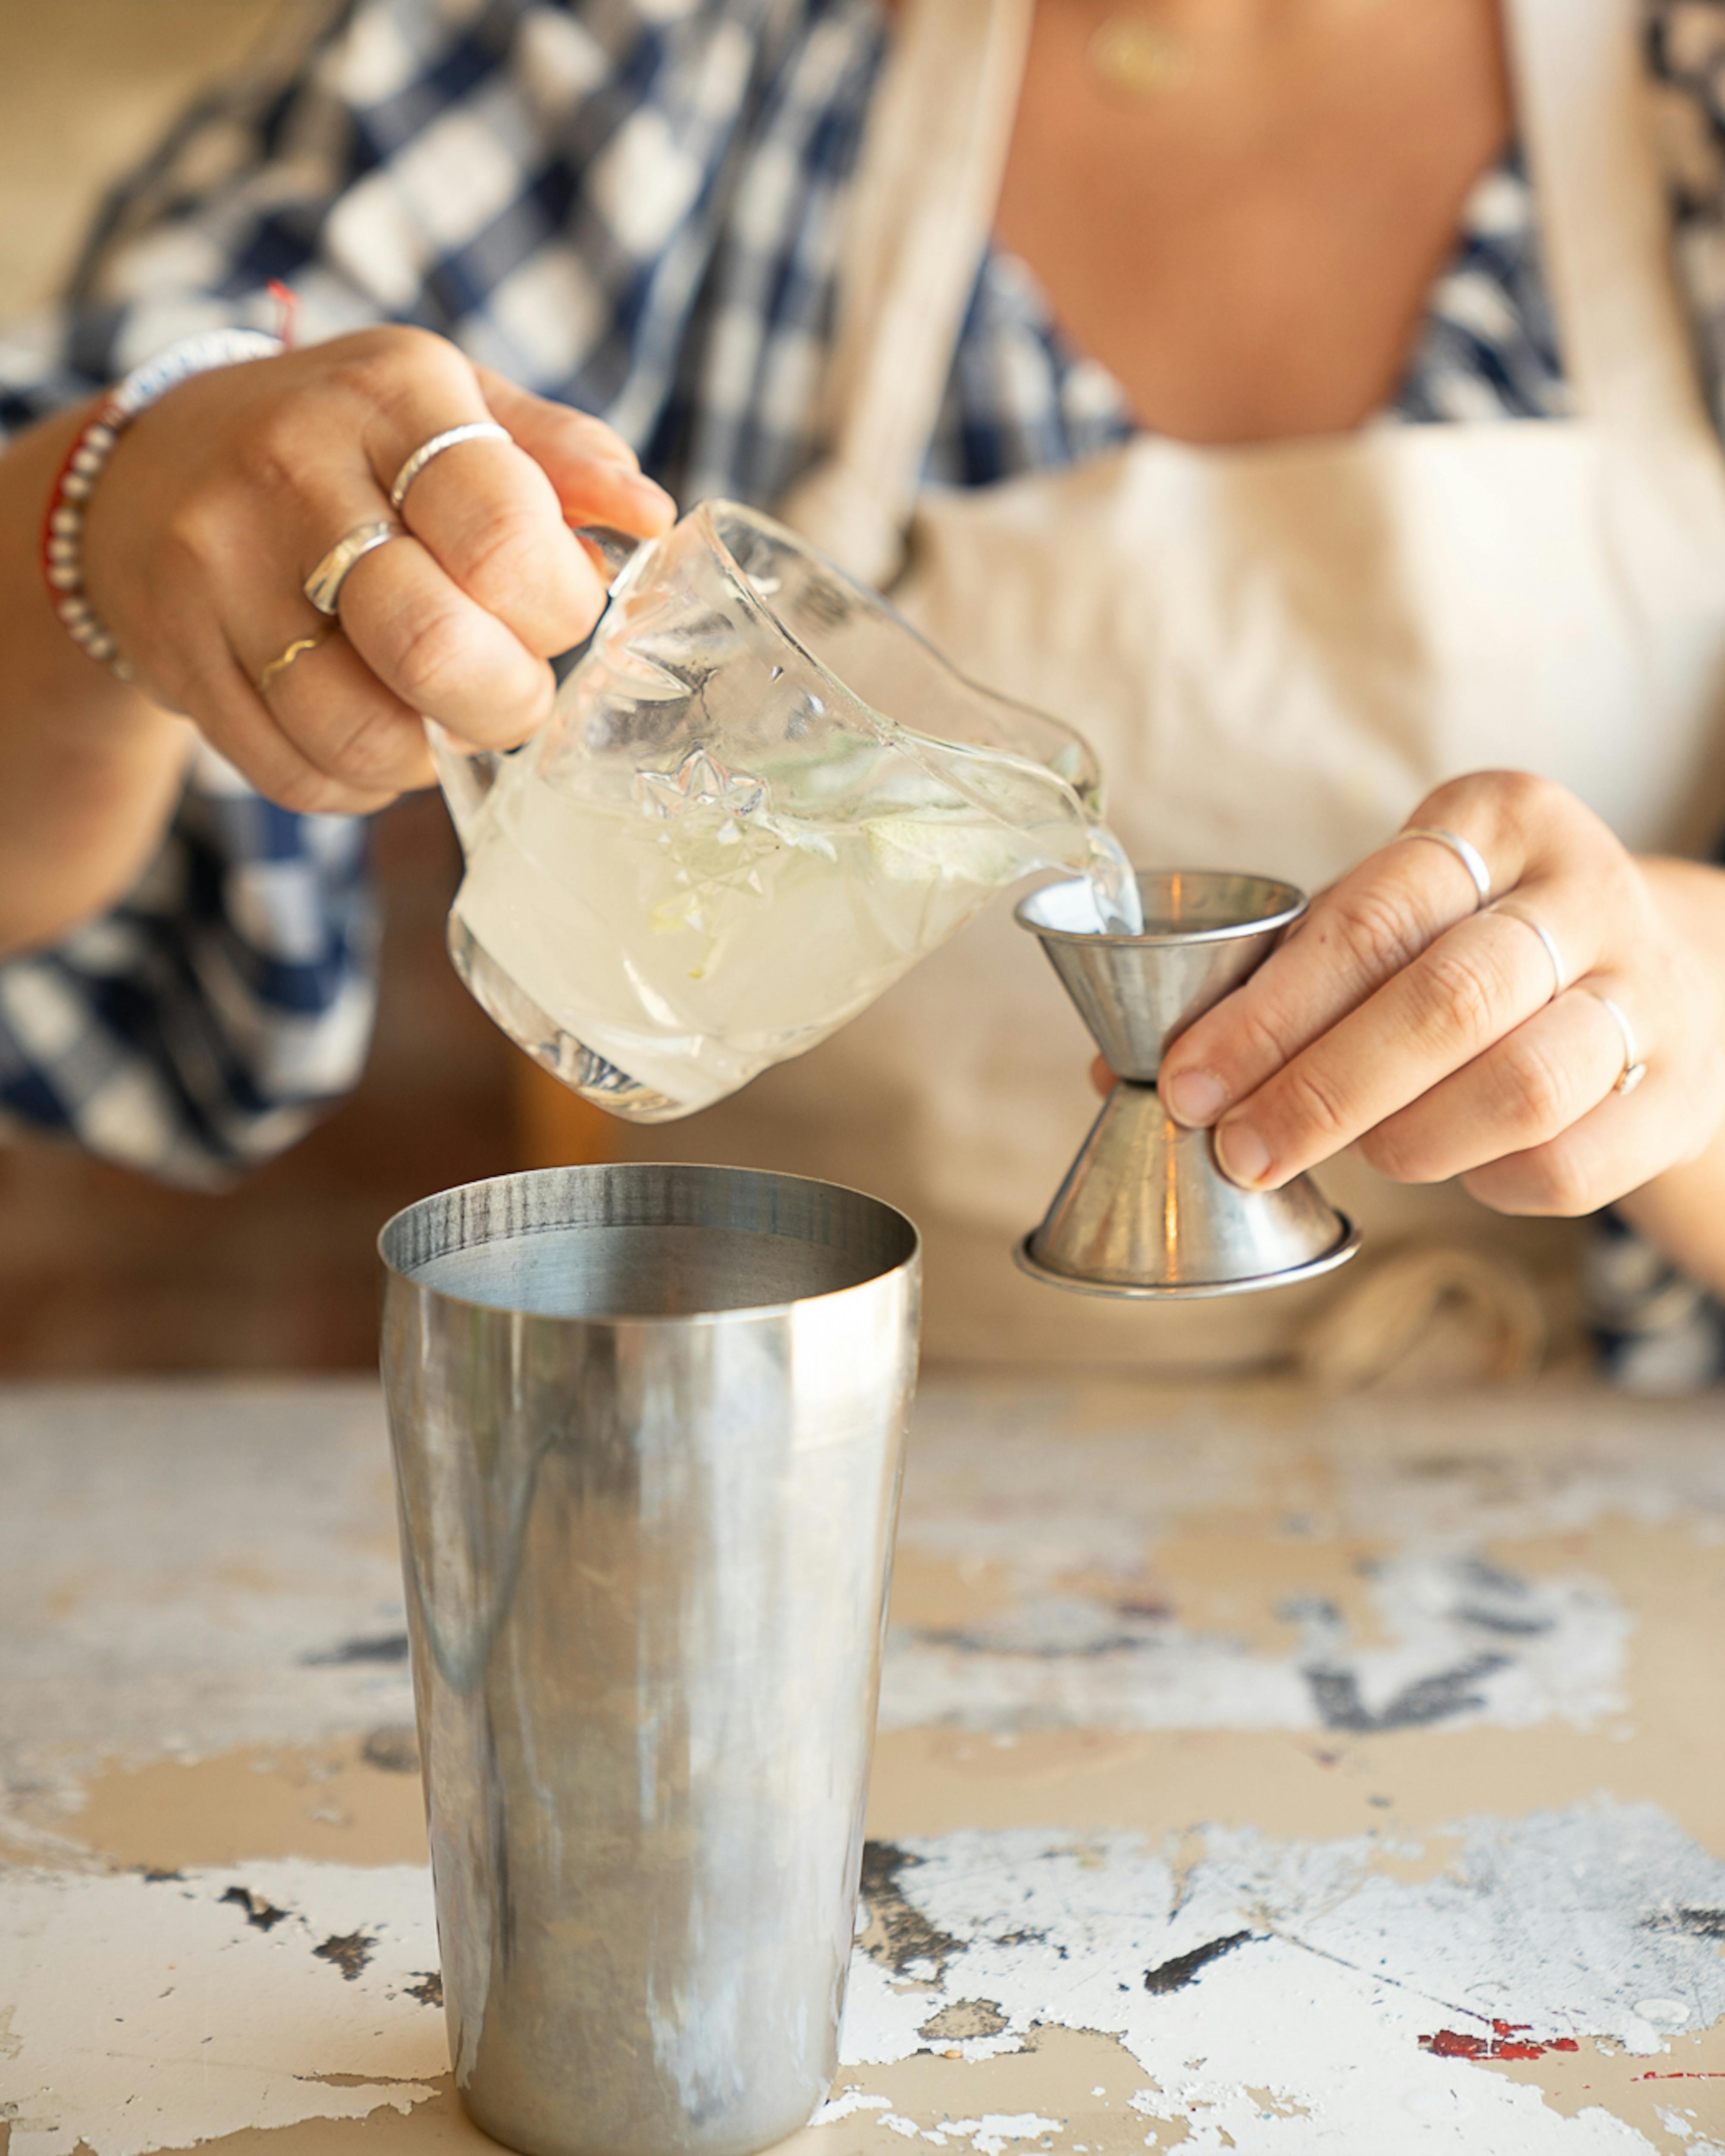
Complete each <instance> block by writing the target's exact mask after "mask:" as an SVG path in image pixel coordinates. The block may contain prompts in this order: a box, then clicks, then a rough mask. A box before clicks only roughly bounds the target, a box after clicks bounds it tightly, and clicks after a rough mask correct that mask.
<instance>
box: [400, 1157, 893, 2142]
mask: <svg viewBox="0 0 1725 2156" xmlns="http://www.w3.org/2000/svg"><path fill="white" fill-rule="evenodd" d="M379 1248H380V1250H381V1252H382V1257H383V1261H384V1265H385V1267H386V1269H387V1274H388V1280H387V1286H386V1291H385V1297H384V1315H383V1356H382V1361H383V1379H384V1385H385V1388H386V1390H387V1393H388V1405H389V1419H390V1429H391V1436H392V1441H393V1448H394V1455H395V1467H396V1481H397V1492H398V1500H399V1507H400V1519H401V1531H402V1548H403V1568H404V1571H405V1574H406V1580H407V1593H408V1625H409V1630H410V1633H411V1637H412V1643H413V1680H414V1690H415V1700H416V1707H417V1711H418V1723H419V1736H420V1748H421V1753H422V1757H423V1759H424V1777H425V1798H426V1811H427V1818H428V1822H429V1830H430V1839H431V1853H432V1866H433V1871H434V1879H435V1885H436V1895H437V1912H438V1931H439V1939H440V1941H441V1945H442V1953H443V1979H444V2001H445V2005H446V2008H447V2010H448V2013H449V2044H450V2053H451V2056H452V2058H453V2061H454V2068H455V2077H456V2082H457V2086H458V2087H459V2090H460V2092H461V2095H462V2098H463V2100H464V2102H465V2104H466V2106H467V2107H468V2109H469V2111H470V2113H471V2114H472V2116H473V2117H474V2119H475V2121H476V2123H478V2124H479V2125H480V2126H481V2127H483V2128H485V2130H486V2131H487V2132H488V2133H492V2134H495V2136H496V2137H497V2138H499V2139H500V2140H502V2141H505V2142H506V2143H510V2144H511V2146H513V2147H515V2148H521V2149H525V2150H528V2151H531V2152H532V2156H680V2152H685V2151H686V2152H696V2151H700V2152H710V2153H711V2156H733V2152H734V2156H742V2152H745V2151H748V2150H753V2149H757V2148H762V2147H764V2146H766V2145H767V2144H768V2143H771V2142H773V2141H775V2140H778V2138H781V2137H782V2136H783V2135H784V2134H786V2133H790V2132H792V2131H793V2130H794V2129H795V2128H797V2127H798V2126H800V2125H802V2124H803V2123H804V2122H805V2121H806V2120H807V2119H808V2118H809V2116H810V2114H811V2112H813V2111H814V2109H815V2107H817V2106H818V2105H819V2102H821V2100H822V2098H823V2097H824V2095H825V2093H826V2091H827V2088H828V2086H829V2082H830V2080H831V2077H832V2075H833V2072H834V2067H835V2066H836V2061H837V2029H838V2021H839V2010H840V2007H841V2005H842V2003H843V1998H844V1989H845V1972H846V1969H847V1966H848V1963H849V1958H850V1945H851V1931H852V1924H853V1918H854V1910H855V1895H856V1886H857V1872H858V1866H859V1863H860V1855H861V1846H862V1813H863V1799H864V1794H865V1783H866V1779H867V1773H868V1764H869V1756H870V1746H871V1743H872V1738H873V1731H874V1720H875V1691H876V1685H877V1681H878V1672H879V1660H880V1635H881V1631H882V1628H883V1625H884V1622H885V1609H886V1587H887V1582H888V1575H889V1571H890V1567H891V1546H892V1532H893V1526H894V1521H895V1517H896V1506H897V1495H898V1481H899V1472H900V1461H901V1445H902V1440H903V1434H904V1427H905V1421H906V1414H907V1412H908V1409H909V1404H910V1399H911V1388H912V1384H913V1382H914V1375H915V1368H916V1317H917V1294H918V1271H919V1256H918V1250H917V1242H916V1231H915V1229H913V1228H912V1227H911V1224H910V1223H909V1222H908V1221H907V1220H906V1219H905V1218H904V1217H903V1215H902V1214H898V1213H896V1212H895V1211H893V1209H891V1207H890V1206H887V1205H884V1204H880V1203H879V1202H878V1201H877V1200H875V1199H870V1198H865V1197H863V1196H861V1195H860V1194H859V1193H855V1192H854V1191H848V1190H841V1189H838V1188H834V1187H833V1186H831V1185H829V1184H825V1183H814V1182H809V1181H805V1180H803V1179H802V1178H797V1177H792V1176H778V1175H768V1174H760V1173H751V1172H749V1171H747V1170H743V1169H737V1168H696V1167H652V1166H641V1165H621V1166H608V1167H597V1168H553V1169H548V1170H542V1171H536V1172H535V1173H531V1174H525V1175H515V1176H506V1177H501V1178H498V1179H496V1180H495V1181H493V1182H490V1183H474V1184H470V1185H468V1186H467V1187H465V1188H461V1189H456V1190H451V1191H446V1192H444V1193H442V1194H440V1195H439V1196H437V1197H434V1198H428V1199H424V1200H423V1201H422V1202H421V1203H420V1204H417V1205H413V1206H410V1207H408V1209H407V1210H406V1211H405V1212H403V1213H400V1214H398V1215H397V1216H396V1217H395V1219H393V1220H392V1221H391V1222H390V1223H389V1224H388V1226H387V1227H386V1228H385V1229H384V1230H383V1232H382V1237H381V1238H380V1243H379Z"/></svg>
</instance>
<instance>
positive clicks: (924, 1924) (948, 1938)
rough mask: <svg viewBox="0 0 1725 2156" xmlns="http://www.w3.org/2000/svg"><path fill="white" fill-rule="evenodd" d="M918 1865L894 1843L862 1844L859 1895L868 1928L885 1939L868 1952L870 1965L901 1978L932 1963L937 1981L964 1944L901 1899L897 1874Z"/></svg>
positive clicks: (917, 1862) (915, 1857)
mask: <svg viewBox="0 0 1725 2156" xmlns="http://www.w3.org/2000/svg"><path fill="white" fill-rule="evenodd" d="M921 1862H922V1858H921V1857H920V1856H912V1855H911V1852H910V1851H909V1850H907V1849H901V1848H900V1847H899V1845H898V1844H897V1843H896V1842H893V1841H865V1843H864V1844H863V1854H862V1883H861V1888H860V1892H861V1894H862V1898H863V1900H864V1901H865V1902H866V1903H867V1904H868V1910H869V1915H870V1917H871V1918H872V1919H873V1923H871V1925H870V1929H871V1930H872V1929H873V1928H874V1924H878V1925H879V1926H880V1928H881V1930H882V1932H883V1933H885V1934H886V1936H885V1938H881V1939H880V1940H878V1941H876V1943H875V1944H874V1945H872V1946H870V1948H867V1952H868V1954H869V1957H870V1959H871V1960H874V1961H877V1962H880V1963H882V1964H883V1966H885V1967H886V1968H887V1969H891V1970H893V1971H894V1973H895V1974H897V1975H900V1976H904V1975H906V1974H909V1972H910V1969H911V1964H912V1963H916V1962H919V1961H931V1962H932V1963H934V1973H935V1976H936V1979H937V1980H938V1979H941V1978H942V1977H944V1976H945V1974H946V1973H947V1963H948V1962H949V1961H950V1960H951V1959H952V1956H953V1955H954V1954H955V1953H958V1952H959V1950H960V1949H961V1948H962V1947H963V1944H964V1942H963V1939H957V1938H953V1936H952V1933H950V1932H942V1931H938V1930H937V1929H936V1928H935V1926H934V1925H932V1924H931V1923H930V1922H929V1921H928V1919H927V1917H925V1916H924V1915H923V1913H922V1911H921V1910H920V1909H916V1908H913V1907H911V1904H910V1902H908V1901H906V1898H905V1893H904V1889H903V1888H902V1887H901V1886H900V1885H899V1883H898V1881H899V1874H900V1873H901V1871H908V1870H909V1869H911V1867H912V1866H915V1865H918V1864H920V1863H921Z"/></svg>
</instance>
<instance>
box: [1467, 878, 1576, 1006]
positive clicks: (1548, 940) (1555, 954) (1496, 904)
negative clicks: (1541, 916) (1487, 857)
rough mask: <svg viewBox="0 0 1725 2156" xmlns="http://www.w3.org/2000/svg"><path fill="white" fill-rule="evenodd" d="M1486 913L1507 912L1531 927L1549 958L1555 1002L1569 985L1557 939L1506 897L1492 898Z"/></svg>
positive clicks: (1525, 925)
mask: <svg viewBox="0 0 1725 2156" xmlns="http://www.w3.org/2000/svg"><path fill="white" fill-rule="evenodd" d="M1486 912H1487V913H1503V914H1507V915H1508V916H1509V918H1510V919H1511V920H1512V921H1520V922H1521V924H1522V927H1523V928H1531V929H1532V931H1533V933H1534V934H1535V935H1536V936H1537V937H1538V938H1539V940H1540V942H1542V943H1543V945H1544V946H1545V955H1546V957H1548V958H1549V959H1550V960H1551V970H1552V992H1551V994H1552V1001H1553V1003H1555V1002H1556V1001H1557V999H1558V997H1559V996H1560V995H1562V993H1563V991H1564V989H1565V988H1568V985H1569V976H1568V973H1566V972H1565V971H1564V969H1563V952H1561V951H1560V950H1558V946H1557V939H1556V938H1555V937H1553V934H1552V932H1551V931H1550V929H1548V927H1546V926H1545V924H1544V923H1543V921H1536V920H1535V919H1534V918H1533V916H1532V914H1531V913H1527V912H1525V911H1523V910H1522V908H1521V907H1520V906H1512V905H1511V904H1510V902H1509V901H1508V900H1507V898H1494V899H1493V900H1492V901H1491V904H1490V905H1489V906H1487V907H1486Z"/></svg>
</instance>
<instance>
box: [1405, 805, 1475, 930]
mask: <svg viewBox="0 0 1725 2156" xmlns="http://www.w3.org/2000/svg"><path fill="white" fill-rule="evenodd" d="M1395 835H1396V838H1397V839H1430V840H1431V841H1432V843H1433V844H1435V845H1439V846H1447V847H1448V848H1449V850H1450V852H1451V853H1452V854H1454V855H1455V858H1456V860H1458V861H1460V862H1461V865H1462V867H1463V868H1465V869H1466V870H1467V873H1468V875H1470V876H1471V878H1472V880H1473V887H1474V889H1475V890H1476V891H1477V892H1478V893H1479V905H1480V906H1483V905H1484V904H1485V902H1486V900H1487V899H1488V898H1489V897H1490V896H1491V870H1490V869H1488V868H1487V867H1486V862H1485V856H1484V855H1482V854H1481V851H1480V850H1479V848H1478V847H1477V846H1476V845H1474V844H1471V841H1469V840H1468V839H1464V838H1462V837H1461V834H1459V833H1458V832H1455V831H1440V830H1439V829H1438V828H1437V826H1436V825H1435V824H1409V826H1408V828H1407V829H1406V830H1405V831H1398V832H1397V833H1396V834H1395ZM1390 843H1391V844H1394V843H1395V841H1394V839H1392V840H1391V841H1390ZM1474 910H1475V911H1476V912H1477V911H1478V910H1479V908H1478V906H1476V908H1475V909H1474Z"/></svg>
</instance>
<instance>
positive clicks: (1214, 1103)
mask: <svg viewBox="0 0 1725 2156" xmlns="http://www.w3.org/2000/svg"><path fill="white" fill-rule="evenodd" d="M1158 1091H1159V1092H1160V1093H1161V1095H1162V1100H1163V1106H1164V1107H1165V1108H1166V1109H1167V1110H1168V1113H1169V1114H1170V1115H1171V1116H1173V1119H1174V1121H1175V1122H1177V1123H1191V1124H1198V1123H1213V1122H1214V1121H1215V1119H1216V1117H1217V1116H1219V1115H1220V1114H1221V1112H1222V1111H1223V1109H1224V1108H1225V1107H1226V1106H1227V1105H1228V1088H1227V1087H1226V1086H1224V1084H1223V1083H1222V1081H1221V1080H1220V1079H1219V1077H1217V1075H1216V1074H1215V1072H1214V1070H1182V1071H1181V1072H1180V1073H1179V1074H1178V1075H1177V1076H1175V1077H1173V1078H1170V1079H1168V1081H1166V1082H1165V1083H1164V1084H1163V1086H1160V1087H1158Z"/></svg>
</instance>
